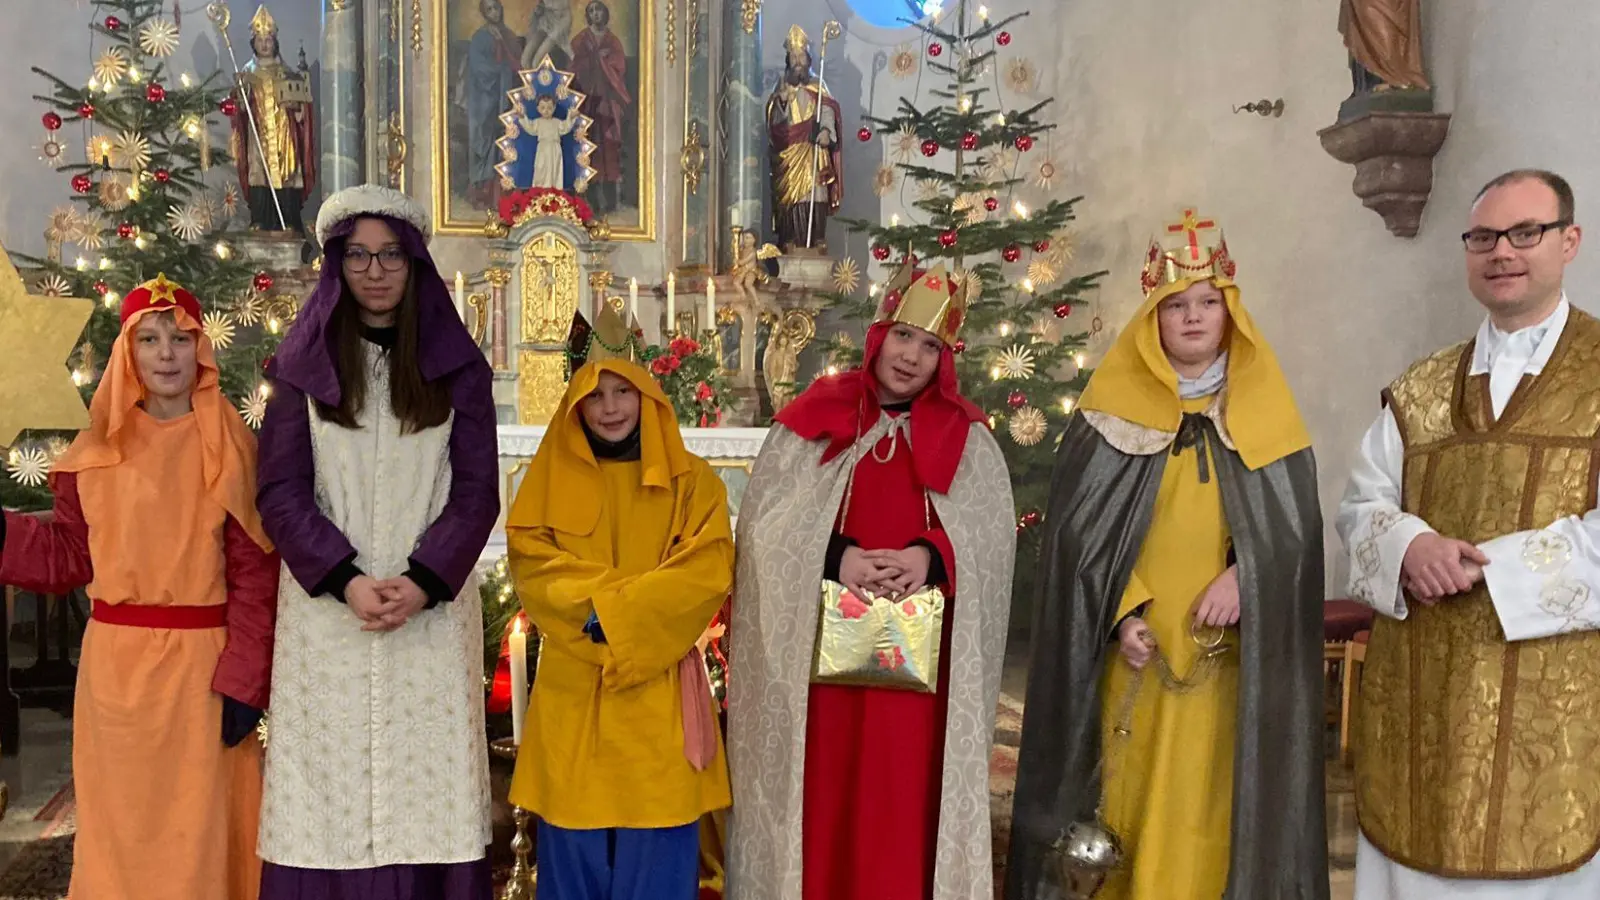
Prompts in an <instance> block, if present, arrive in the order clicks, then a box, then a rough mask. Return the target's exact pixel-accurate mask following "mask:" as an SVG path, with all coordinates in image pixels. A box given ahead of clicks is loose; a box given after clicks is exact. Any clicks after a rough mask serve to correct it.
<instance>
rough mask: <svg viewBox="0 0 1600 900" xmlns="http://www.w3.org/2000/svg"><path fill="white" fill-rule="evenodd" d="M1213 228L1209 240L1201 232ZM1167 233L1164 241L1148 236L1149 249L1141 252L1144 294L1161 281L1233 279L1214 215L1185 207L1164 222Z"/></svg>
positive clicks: (1148, 293)
mask: <svg viewBox="0 0 1600 900" xmlns="http://www.w3.org/2000/svg"><path fill="white" fill-rule="evenodd" d="M1211 231H1215V232H1216V241H1215V242H1214V243H1213V242H1212V241H1211V239H1210V237H1209V236H1207V235H1206V234H1205V232H1211ZM1166 233H1167V235H1169V237H1168V238H1167V239H1166V241H1165V243H1163V241H1162V240H1161V239H1160V238H1151V239H1150V251H1149V252H1148V253H1147V254H1146V255H1145V262H1144V271H1143V272H1142V273H1140V275H1139V284H1140V286H1141V287H1143V288H1144V293H1145V296H1146V297H1148V296H1150V295H1151V294H1152V293H1154V292H1155V290H1156V289H1157V288H1159V287H1161V286H1162V285H1164V284H1173V283H1175V282H1178V281H1194V280H1197V279H1201V278H1226V279H1228V280H1230V281H1231V280H1233V274H1234V272H1235V271H1237V269H1238V266H1236V265H1235V264H1234V262H1233V257H1231V256H1229V255H1228V241H1227V238H1225V237H1223V235H1222V229H1221V228H1219V227H1218V226H1217V223H1216V220H1215V219H1202V218H1200V217H1199V216H1198V215H1196V214H1195V211H1194V210H1193V209H1185V210H1184V211H1183V218H1182V219H1181V220H1180V221H1178V222H1174V223H1173V224H1171V225H1168V226H1167V230H1166Z"/></svg>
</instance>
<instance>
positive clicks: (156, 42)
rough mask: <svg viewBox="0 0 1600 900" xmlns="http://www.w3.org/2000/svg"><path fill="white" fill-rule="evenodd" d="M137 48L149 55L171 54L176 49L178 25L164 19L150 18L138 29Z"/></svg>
mask: <svg viewBox="0 0 1600 900" xmlns="http://www.w3.org/2000/svg"><path fill="white" fill-rule="evenodd" d="M139 49H140V50H143V51H144V52H145V53H148V54H150V55H151V56H171V55H172V54H173V53H176V52H177V50H178V26H177V24H176V23H174V22H169V21H167V20H166V19H151V20H150V21H148V22H146V23H145V24H144V27H143V28H141V29H139Z"/></svg>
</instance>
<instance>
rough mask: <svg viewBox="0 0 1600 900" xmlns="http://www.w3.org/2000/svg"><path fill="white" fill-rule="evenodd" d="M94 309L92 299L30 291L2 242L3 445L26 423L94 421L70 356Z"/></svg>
mask: <svg viewBox="0 0 1600 900" xmlns="http://www.w3.org/2000/svg"><path fill="white" fill-rule="evenodd" d="M93 311H94V302H93V301H91V300H75V299H73V300H69V299H65V298H60V297H55V298H46V297H42V296H34V295H31V294H29V293H28V287H27V285H25V284H23V282H22V276H21V275H20V274H18V273H17V268H16V266H14V265H12V263H11V257H10V256H9V255H7V254H6V252H5V250H4V249H3V248H0V447H3V446H10V445H11V444H13V443H15V442H16V439H17V435H18V434H19V433H21V431H22V430H23V429H25V428H40V429H62V430H68V429H81V428H84V427H86V426H87V425H88V424H89V411H88V410H87V409H85V408H84V405H83V398H81V397H79V396H78V389H77V388H76V387H74V386H73V384H72V378H71V376H70V375H69V373H68V371H67V365H66V359H67V357H69V356H71V355H72V351H74V350H76V349H77V342H78V335H79V334H81V333H82V332H83V326H84V325H85V323H87V322H88V321H89V314H90V313H91V312H93Z"/></svg>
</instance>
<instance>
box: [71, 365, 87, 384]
mask: <svg viewBox="0 0 1600 900" xmlns="http://www.w3.org/2000/svg"><path fill="white" fill-rule="evenodd" d="M72 383H73V384H75V385H77V386H78V387H83V386H84V385H86V384H88V383H89V376H87V375H85V374H83V370H82V369H73V370H72Z"/></svg>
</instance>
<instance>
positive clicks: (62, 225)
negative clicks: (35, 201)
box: [44, 206, 81, 243]
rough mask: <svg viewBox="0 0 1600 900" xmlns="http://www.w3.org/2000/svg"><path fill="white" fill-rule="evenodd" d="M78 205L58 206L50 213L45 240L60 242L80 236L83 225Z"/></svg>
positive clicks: (45, 230)
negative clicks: (79, 232) (81, 224)
mask: <svg viewBox="0 0 1600 900" xmlns="http://www.w3.org/2000/svg"><path fill="white" fill-rule="evenodd" d="M80 221H81V217H80V216H79V215H78V208H77V207H76V206H58V207H56V208H55V210H54V211H52V212H51V213H50V219H49V223H48V224H46V225H45V228H44V236H45V240H49V241H56V242H58V243H61V242H66V241H70V240H73V239H74V238H76V237H77V236H78V229H79V228H80V227H81V226H80V225H79V222H80Z"/></svg>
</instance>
